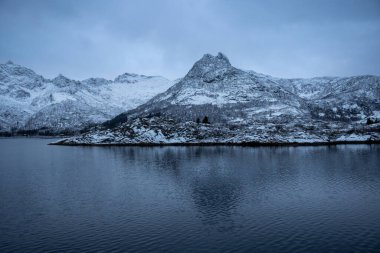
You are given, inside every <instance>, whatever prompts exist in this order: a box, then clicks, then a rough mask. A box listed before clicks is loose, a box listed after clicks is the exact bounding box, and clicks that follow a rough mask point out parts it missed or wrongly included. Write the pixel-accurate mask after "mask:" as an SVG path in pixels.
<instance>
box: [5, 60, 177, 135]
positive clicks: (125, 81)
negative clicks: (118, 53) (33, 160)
mask: <svg viewBox="0 0 380 253" xmlns="http://www.w3.org/2000/svg"><path fill="white" fill-rule="evenodd" d="M172 85H173V82H172V81H170V80H168V79H166V78H164V77H160V76H144V75H136V74H129V73H125V74H123V75H120V76H118V77H116V78H115V80H113V81H111V80H106V79H104V78H90V79H86V80H84V81H74V80H71V79H68V78H67V77H64V76H62V75H59V76H57V77H56V78H54V79H51V80H50V79H46V78H44V77H42V76H40V75H38V74H36V73H35V72H34V71H32V70H30V69H28V68H25V67H22V66H20V65H17V64H14V63H12V62H7V63H5V64H0V133H9V132H21V133H38V132H40V133H42V134H60V133H74V132H77V131H79V130H80V129H82V128H84V127H88V126H90V125H93V124H97V123H101V122H103V121H105V120H109V119H111V118H112V117H114V116H116V115H118V114H120V113H122V112H124V111H127V110H129V109H133V108H135V107H136V106H138V105H141V104H143V103H144V102H146V101H148V100H149V99H150V98H152V97H153V96H155V95H157V94H159V93H161V92H163V91H165V90H166V89H168V88H169V87H170V86H172Z"/></svg>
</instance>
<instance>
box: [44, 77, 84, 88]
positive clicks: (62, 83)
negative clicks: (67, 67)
mask: <svg viewBox="0 0 380 253" xmlns="http://www.w3.org/2000/svg"><path fill="white" fill-rule="evenodd" d="M51 81H52V83H54V84H55V85H57V86H58V87H66V86H70V85H71V84H77V83H79V82H77V81H74V80H71V79H69V78H67V77H65V76H64V75H62V74H59V75H58V76H57V77H56V78H54V79H53V80H51Z"/></svg>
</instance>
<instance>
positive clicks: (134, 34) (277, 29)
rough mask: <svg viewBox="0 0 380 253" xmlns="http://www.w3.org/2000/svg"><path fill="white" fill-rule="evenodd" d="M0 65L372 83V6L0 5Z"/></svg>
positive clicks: (376, 52) (375, 69) (379, 44)
mask: <svg viewBox="0 0 380 253" xmlns="http://www.w3.org/2000/svg"><path fill="white" fill-rule="evenodd" d="M0 38H1V39H0V62H2V63H3V62H6V61H7V60H12V61H14V62H15V63H18V64H21V65H25V66H27V67H30V68H32V69H33V70H35V71H36V72H37V73H39V74H42V75H44V76H46V77H49V78H52V77H54V76H56V75H58V74H59V73H61V74H64V75H66V76H68V77H70V78H73V79H85V78H87V77H91V76H97V77H106V78H109V79H113V78H114V77H115V76H117V75H119V74H121V73H124V72H132V73H139V74H149V75H163V76H166V77H168V78H171V79H174V78H178V77H181V76H183V75H185V74H186V73H187V71H188V70H189V69H190V68H191V66H192V64H193V63H194V62H195V61H196V60H198V59H199V58H200V57H202V55H203V54H205V53H211V54H216V53H217V52H219V51H220V52H223V53H224V54H225V55H227V56H228V57H229V59H230V61H231V63H232V64H233V65H234V66H236V67H239V68H242V69H250V70H255V71H258V72H262V73H266V74H270V75H274V76H279V77H312V76H349V75H358V74H376V75H380V0H372V1H370V0H368V1H366V0H355V1H353V0H352V1H351V0H342V1H338V0H336V1H334V0H326V1H324V0H319V1H317V0H298V1H295V0H294V1H293V0H287V1H281V0H278V1H271V0H269V1H268V0H266V1H248V0H246V1H244V0H242V1H237V0H225V1H223V0H191V1H190V0H188V1H184V0H183V1H182V0H151V1H148V0H146V1H145V0H136V1H121V0H120V1H113V0H107V1H106V0H104V1H97V0H89V1H75V0H72V1H71V0H65V1H60V0H59V1H58V0H57V1H54V0H46V1H38V0H25V1H19V0H9V1H7V0H0Z"/></svg>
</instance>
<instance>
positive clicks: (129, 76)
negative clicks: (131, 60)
mask: <svg viewBox="0 0 380 253" xmlns="http://www.w3.org/2000/svg"><path fill="white" fill-rule="evenodd" d="M145 78H149V77H148V76H144V75H138V74H133V73H124V74H122V75H119V76H117V77H116V78H115V82H117V83H136V82H138V81H139V80H141V79H145Z"/></svg>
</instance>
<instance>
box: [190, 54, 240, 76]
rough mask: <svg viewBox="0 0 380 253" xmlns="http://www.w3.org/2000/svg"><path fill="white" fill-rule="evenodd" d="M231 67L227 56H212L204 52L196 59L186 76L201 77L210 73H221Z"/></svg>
mask: <svg viewBox="0 0 380 253" xmlns="http://www.w3.org/2000/svg"><path fill="white" fill-rule="evenodd" d="M231 68H233V67H232V66H231V63H230V61H229V60H228V58H227V57H226V56H225V55H224V54H222V53H218V55H216V56H213V55H211V54H205V55H204V56H203V57H202V58H201V59H200V60H199V61H197V62H196V63H195V64H194V65H193V67H192V68H191V70H190V71H189V73H187V75H186V77H189V78H203V77H205V76H206V75H210V74H211V73H215V74H221V73H224V72H226V71H228V70H230V69H231Z"/></svg>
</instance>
